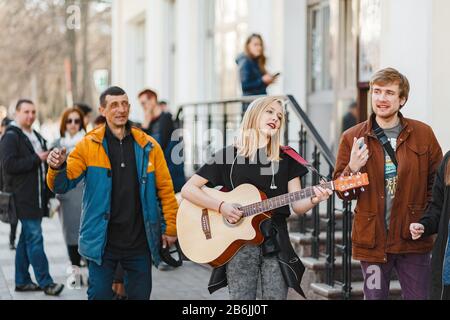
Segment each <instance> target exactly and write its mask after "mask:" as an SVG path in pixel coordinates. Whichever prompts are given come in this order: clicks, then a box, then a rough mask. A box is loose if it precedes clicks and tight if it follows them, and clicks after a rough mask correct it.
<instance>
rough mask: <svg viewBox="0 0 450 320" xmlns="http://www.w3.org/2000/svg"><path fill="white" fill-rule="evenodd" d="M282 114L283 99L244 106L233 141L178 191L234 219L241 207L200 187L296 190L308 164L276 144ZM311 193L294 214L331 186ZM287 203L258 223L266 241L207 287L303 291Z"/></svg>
mask: <svg viewBox="0 0 450 320" xmlns="http://www.w3.org/2000/svg"><path fill="white" fill-rule="evenodd" d="M284 121H285V116H284V108H283V102H282V101H281V100H279V99H277V98H272V97H264V98H259V99H257V100H255V101H254V102H253V103H252V104H251V105H250V106H249V108H248V110H247V111H246V113H245V115H244V119H243V121H242V124H241V128H240V131H239V135H238V137H237V139H236V142H235V143H234V145H233V146H228V147H226V148H224V149H222V150H220V151H219V152H217V153H216V154H215V155H214V156H213V158H212V159H211V160H210V161H208V163H207V164H205V165H204V166H203V167H202V168H200V170H199V171H198V172H197V174H195V175H194V176H193V177H192V178H191V179H190V180H189V181H188V182H187V183H186V185H185V186H184V187H183V189H182V196H183V198H185V199H187V200H189V201H190V202H192V203H194V204H196V205H198V206H201V207H204V208H208V209H211V210H215V211H217V212H219V213H221V214H222V215H223V216H224V217H225V218H226V219H227V220H228V222H229V223H231V224H235V223H237V222H238V221H239V220H240V219H241V217H242V214H243V213H242V211H240V210H238V209H237V208H236V207H235V206H234V205H233V204H231V203H224V202H222V201H220V200H217V199H214V198H212V197H210V196H208V195H207V194H206V193H205V192H203V191H202V190H201V188H202V187H203V186H204V185H207V186H208V187H215V186H222V187H223V188H225V189H226V190H233V189H234V188H236V187H237V186H239V185H241V184H247V183H248V184H252V185H254V186H255V187H257V188H258V189H259V190H261V191H263V192H264V193H265V194H266V195H267V197H268V198H272V197H275V196H279V195H283V194H286V193H288V192H289V193H291V192H296V191H300V189H301V185H300V177H302V176H304V175H305V174H306V173H307V169H306V168H305V167H304V166H302V165H301V164H299V163H298V162H296V161H295V160H294V159H293V158H291V157H290V156H288V155H287V154H285V153H283V152H282V150H281V148H280V140H281V132H282V130H281V128H282V127H283V125H284ZM314 191H315V194H316V196H315V197H312V198H311V199H307V200H301V201H297V202H294V203H292V205H291V206H292V210H293V211H294V212H295V213H296V214H304V213H306V212H307V211H309V210H310V209H312V208H313V207H314V206H316V205H317V204H319V203H320V202H322V201H325V200H327V199H328V198H329V196H330V195H331V194H332V191H331V190H326V189H323V188H314ZM289 215H290V210H289V206H285V207H281V208H278V209H275V210H273V215H272V218H271V219H268V220H265V221H264V222H263V223H262V224H261V231H262V233H263V235H264V242H263V243H262V244H261V245H259V246H254V245H246V246H244V247H242V248H241V249H240V250H239V251H238V252H237V254H236V255H235V256H234V257H233V258H232V259H231V260H230V261H229V262H228V263H227V264H226V265H224V266H222V267H219V268H216V269H214V271H213V274H212V276H211V279H210V284H209V290H210V292H211V293H212V292H214V291H215V290H217V289H219V288H222V287H224V286H226V285H227V284H228V289H229V293H230V298H231V299H232V300H254V299H256V292H257V287H258V283H260V287H261V293H262V299H276V300H284V299H286V298H287V292H288V287H291V288H293V289H295V290H296V291H297V292H298V293H300V294H302V295H304V294H303V291H302V289H301V288H300V282H301V277H302V275H303V272H304V267H303V265H302V264H301V261H300V259H299V258H298V256H297V255H296V254H295V252H294V250H293V248H292V246H291V243H290V240H289V234H288V229H287V223H286V218H287V217H289Z"/></svg>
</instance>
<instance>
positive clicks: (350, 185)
mask: <svg viewBox="0 0 450 320" xmlns="http://www.w3.org/2000/svg"><path fill="white" fill-rule="evenodd" d="M333 183H334V189H335V190H337V191H340V192H344V191H348V190H352V189H358V188H362V191H364V187H365V186H368V185H369V176H368V175H367V173H357V174H353V175H350V176H342V177H340V178H338V179H336V180H334V181H333Z"/></svg>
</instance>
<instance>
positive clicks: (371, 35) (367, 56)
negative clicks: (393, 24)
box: [358, 0, 381, 82]
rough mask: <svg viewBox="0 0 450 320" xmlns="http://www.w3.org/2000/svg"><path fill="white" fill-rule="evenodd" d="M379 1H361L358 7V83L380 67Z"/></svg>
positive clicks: (365, 80)
mask: <svg viewBox="0 0 450 320" xmlns="http://www.w3.org/2000/svg"><path fill="white" fill-rule="evenodd" d="M380 36H381V1H380V0H361V1H360V7H359V74H358V76H359V79H358V81H359V82H368V81H369V80H370V77H371V76H372V74H373V73H374V72H376V71H377V70H378V68H379V67H380V50H379V48H380Z"/></svg>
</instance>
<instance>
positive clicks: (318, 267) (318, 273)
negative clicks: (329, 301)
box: [300, 257, 363, 296]
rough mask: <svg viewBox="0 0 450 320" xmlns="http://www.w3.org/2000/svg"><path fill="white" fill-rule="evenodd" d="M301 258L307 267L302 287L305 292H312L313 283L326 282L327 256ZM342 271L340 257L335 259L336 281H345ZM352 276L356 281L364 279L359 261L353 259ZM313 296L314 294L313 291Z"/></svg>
mask: <svg viewBox="0 0 450 320" xmlns="http://www.w3.org/2000/svg"><path fill="white" fill-rule="evenodd" d="M300 259H301V260H302V263H303V265H304V266H305V268H306V270H305V273H304V275H303V279H302V287H303V288H304V289H305V292H312V289H311V285H312V284H313V283H324V282H325V281H326V277H327V270H326V260H325V258H320V259H315V258H312V257H302V258H300ZM342 272H343V270H342V258H341V257H338V258H336V261H335V269H334V281H340V282H343V273H342ZM351 278H352V281H354V282H357V281H362V280H363V275H362V272H361V267H360V264H359V261H356V260H352V272H351ZM311 296H314V295H313V294H312V293H311Z"/></svg>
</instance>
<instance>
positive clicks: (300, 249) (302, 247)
mask: <svg viewBox="0 0 450 320" xmlns="http://www.w3.org/2000/svg"><path fill="white" fill-rule="evenodd" d="M326 235H327V233H326V232H324V231H322V232H321V233H320V234H319V250H320V252H325V250H326ZM289 237H290V239H291V243H292V246H293V247H294V250H295V252H296V253H297V254H298V256H299V257H310V256H311V254H312V253H311V243H312V234H311V233H306V234H304V233H300V232H289ZM335 241H336V244H342V232H341V231H337V232H336V233H335ZM335 254H336V256H340V255H341V253H340V252H339V251H338V250H336V253H335Z"/></svg>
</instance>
